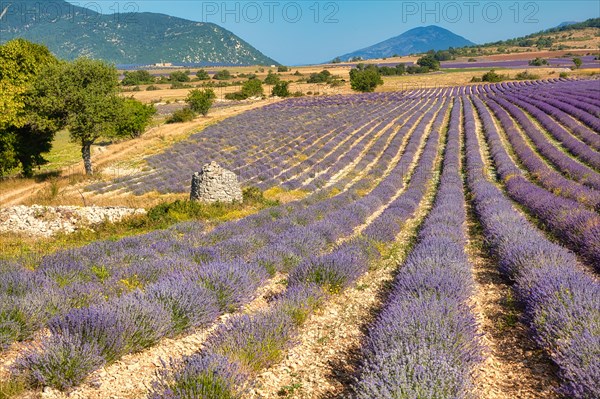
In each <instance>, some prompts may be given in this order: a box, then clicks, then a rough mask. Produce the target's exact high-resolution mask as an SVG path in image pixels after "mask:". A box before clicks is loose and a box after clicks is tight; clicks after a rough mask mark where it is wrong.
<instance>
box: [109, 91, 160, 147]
mask: <svg viewBox="0 0 600 399" xmlns="http://www.w3.org/2000/svg"><path fill="white" fill-rule="evenodd" d="M154 114H156V108H154V106H153V105H146V104H142V103H141V102H139V101H138V100H136V99H134V98H125V99H123V105H122V108H121V112H120V113H119V117H118V119H117V129H116V132H117V135H118V136H128V137H132V138H133V137H138V136H140V135H141V134H142V133H143V132H144V130H145V129H146V127H148V125H149V124H150V121H151V120H152V116H154Z"/></svg>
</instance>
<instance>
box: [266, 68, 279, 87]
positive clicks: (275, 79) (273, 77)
mask: <svg viewBox="0 0 600 399" xmlns="http://www.w3.org/2000/svg"><path fill="white" fill-rule="evenodd" d="M279 81H280V78H279V75H277V74H276V73H273V72H272V71H269V73H267V77H266V78H265V84H268V85H276V84H277V83H279Z"/></svg>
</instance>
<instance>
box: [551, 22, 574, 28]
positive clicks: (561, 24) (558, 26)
mask: <svg viewBox="0 0 600 399" xmlns="http://www.w3.org/2000/svg"><path fill="white" fill-rule="evenodd" d="M577 23H579V21H565V22H561V23H560V24H558V25H557V26H556V27H557V28H562V27H565V26H569V25H574V24H577Z"/></svg>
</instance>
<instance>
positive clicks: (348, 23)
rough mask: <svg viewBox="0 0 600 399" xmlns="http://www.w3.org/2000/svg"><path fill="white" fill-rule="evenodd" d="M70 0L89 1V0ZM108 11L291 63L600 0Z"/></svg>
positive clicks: (551, 22)
mask: <svg viewBox="0 0 600 399" xmlns="http://www.w3.org/2000/svg"><path fill="white" fill-rule="evenodd" d="M69 1H70V2H71V3H74V4H78V5H80V6H83V7H85V6H86V4H88V3H90V2H88V1H87V0H82V1H74V0H69ZM93 3H94V4H95V7H96V9H98V8H100V9H101V11H102V12H103V13H105V14H109V13H114V12H115V11H117V10H120V12H127V11H129V12H132V11H136V12H159V13H164V14H168V15H173V16H177V17H181V18H186V19H190V20H194V21H200V22H213V23H216V24H218V25H220V26H223V27H224V28H226V29H228V30H230V31H232V32H233V33H235V34H236V35H238V36H240V37H241V38H242V39H244V40H246V41H247V42H249V43H250V44H251V45H253V46H254V47H256V48H257V49H259V50H260V51H262V52H263V53H264V54H266V55H268V56H270V57H272V58H274V59H275V60H277V61H279V62H281V63H283V64H289V65H299V64H306V63H316V62H323V61H327V60H330V59H332V58H334V57H335V56H338V55H342V54H344V53H348V52H351V51H354V50H357V49H359V48H363V47H367V46H370V45H372V44H375V43H377V42H380V41H383V40H385V39H388V38H390V37H393V36H397V35H399V34H401V33H403V32H405V31H406V30H408V29H411V28H414V27H417V26H425V25H439V26H442V27H444V28H446V29H449V30H451V31H453V32H454V33H456V34H459V35H461V36H464V37H465V38H467V39H469V40H471V41H473V42H476V43H485V42H490V41H496V40H501V39H507V38H512V37H516V36H523V35H526V34H528V33H532V32H536V31H539V30H542V29H547V28H550V27H553V26H556V25H558V24H559V23H561V22H564V21H583V20H585V19H588V18H598V17H600V1H597V0H583V1H581V0H578V1H568V0H564V1H558V0H556V1H552V0H550V1H514V0H508V1H506V0H504V1H503V0H500V1H469V0H466V1H392V0H388V1H353V0H342V1H315V0H307V1H302V0H295V1H287V0H264V1H263V0H257V1H200V0H183V1H182V0H138V1H115V0H94V1H93Z"/></svg>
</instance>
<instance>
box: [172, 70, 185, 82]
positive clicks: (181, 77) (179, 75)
mask: <svg viewBox="0 0 600 399" xmlns="http://www.w3.org/2000/svg"><path fill="white" fill-rule="evenodd" d="M169 81H171V82H189V81H190V77H189V76H188V74H187V73H186V72H184V71H175V72H172V73H171V74H170V75H169Z"/></svg>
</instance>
